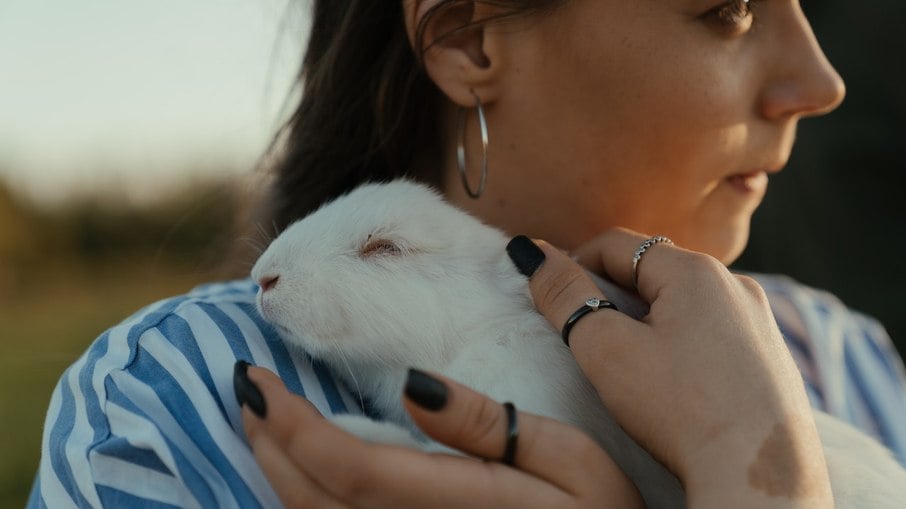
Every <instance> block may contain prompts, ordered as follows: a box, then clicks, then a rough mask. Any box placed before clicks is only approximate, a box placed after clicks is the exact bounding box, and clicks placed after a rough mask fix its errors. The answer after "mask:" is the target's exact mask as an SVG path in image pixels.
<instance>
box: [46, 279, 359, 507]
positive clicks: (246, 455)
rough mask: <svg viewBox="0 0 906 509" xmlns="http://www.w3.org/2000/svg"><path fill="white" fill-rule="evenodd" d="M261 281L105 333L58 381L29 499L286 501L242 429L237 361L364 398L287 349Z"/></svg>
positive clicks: (338, 394) (320, 399)
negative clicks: (258, 294)
mask: <svg viewBox="0 0 906 509" xmlns="http://www.w3.org/2000/svg"><path fill="white" fill-rule="evenodd" d="M255 291H256V287H255V286H254V285H253V284H252V283H250V282H248V281H240V282H233V283H227V284H218V285H209V286H206V287H204V288H201V289H198V290H196V291H194V292H192V293H190V294H189V295H187V296H184V297H179V298H174V299H170V300H167V301H164V302H161V303H158V304H156V305H153V306H149V307H148V308H145V309H143V310H142V311H140V312H139V313H138V314H136V315H135V316H133V317H132V318H130V319H128V320H126V321H125V322H124V323H123V324H121V325H119V326H116V327H114V328H113V329H111V330H110V331H108V332H106V333H105V334H104V335H102V336H101V337H100V338H99V339H98V340H97V341H96V342H95V343H94V344H93V345H92V346H91V347H90V348H89V349H88V351H87V352H86V353H85V354H84V355H83V356H82V357H81V358H80V359H79V360H78V361H77V362H76V363H75V364H74V365H73V366H72V367H70V368H69V370H67V371H66V372H65V373H64V375H63V377H62V378H61V380H60V383H59V384H58V386H57V388H56V390H55V391H54V394H53V396H52V399H51V404H50V408H49V410H48V415H47V419H46V422H45V436H44V440H43V443H42V459H41V466H40V470H39V473H38V480H37V481H36V484H35V489H34V490H33V492H32V498H31V500H30V501H29V507H121V506H126V507H198V508H201V507H226V508H229V507H234V508H247V507H280V502H279V500H278V499H277V497H276V495H275V494H274V492H273V491H272V490H271V488H270V487H269V485H268V483H267V481H266V479H265V478H264V476H263V474H262V472H261V470H260V469H259V468H258V467H257V465H256V463H255V461H254V457H253V456H252V454H251V451H250V450H249V448H248V446H247V444H246V442H245V440H244V438H243V436H242V434H241V433H240V429H241V423H240V413H239V406H238V403H237V402H236V399H235V395H234V393H233V382H232V376H233V365H234V364H235V362H236V361H237V360H238V359H244V360H247V361H249V362H252V363H253V364H256V365H259V366H263V367H266V368H268V369H271V370H272V371H274V372H276V373H278V374H279V375H280V376H281V378H282V379H283V380H284V381H285V382H286V385H287V387H288V388H289V389H290V390H293V391H294V392H296V393H298V394H304V395H305V396H306V397H307V398H308V399H309V400H310V401H311V402H312V403H313V404H314V405H315V406H316V407H317V408H318V409H319V410H320V411H321V412H323V413H325V414H331V413H342V412H347V411H353V412H358V411H360V409H359V407H358V405H357V404H356V403H355V401H356V399H355V398H353V397H352V396H351V395H350V394H349V392H348V391H347V390H346V389H345V388H344V387H343V386H342V385H341V384H339V383H338V382H336V381H335V380H334V379H333V377H332V375H331V374H330V373H329V372H328V370H327V369H326V368H325V367H324V366H322V365H319V364H317V363H312V362H311V361H310V360H309V359H307V358H304V357H303V356H290V354H289V352H288V350H287V349H286V347H285V346H284V344H283V343H282V342H281V341H280V339H279V338H278V336H277V334H276V333H275V331H274V330H273V329H272V328H271V327H269V326H268V325H267V324H266V323H264V322H263V321H262V320H261V318H260V317H259V316H258V314H257V312H256V311H255V307H254V302H255Z"/></svg>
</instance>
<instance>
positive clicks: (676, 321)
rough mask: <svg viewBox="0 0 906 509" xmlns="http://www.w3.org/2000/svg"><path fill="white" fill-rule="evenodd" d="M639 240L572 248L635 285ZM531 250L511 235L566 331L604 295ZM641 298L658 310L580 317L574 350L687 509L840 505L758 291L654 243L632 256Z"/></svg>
mask: <svg viewBox="0 0 906 509" xmlns="http://www.w3.org/2000/svg"><path fill="white" fill-rule="evenodd" d="M645 240H646V237H644V236H641V235H638V234H635V233H633V232H629V231H627V230H613V231H610V232H608V233H605V234H604V235H602V236H600V237H598V238H597V239H595V240H594V241H592V242H591V243H589V244H587V245H585V246H583V247H582V248H580V249H579V250H578V251H577V252H576V253H575V254H576V256H577V259H578V260H579V261H580V262H581V263H582V264H584V265H585V266H586V267H588V268H589V269H590V270H592V271H594V272H597V273H600V274H602V275H605V276H606V277H609V278H610V279H611V280H613V281H615V282H616V283H617V284H620V285H621V286H623V287H626V288H632V285H633V275H632V257H633V253H634V252H635V251H636V249H637V248H638V247H639V246H640V245H641V244H642V243H643V242H644V241H645ZM537 246H538V247H540V251H533V250H536V249H537V248H536V245H535V244H534V243H532V242H531V241H529V240H528V239H526V238H525V237H517V238H516V239H514V240H513V241H512V242H511V243H510V245H509V246H508V247H507V249H508V251H509V252H510V255H511V257H512V258H513V259H514V261H515V262H516V265H517V266H518V267H519V268H520V270H521V271H522V272H523V273H525V274H526V275H529V276H530V278H531V279H530V286H531V290H532V294H533V297H534V300H535V304H536V306H537V307H538V309H539V311H540V312H541V313H542V314H544V316H545V317H547V319H548V320H549V321H550V322H551V323H552V324H554V326H555V327H557V328H558V330H559V328H561V327H563V325H564V323H565V322H566V321H567V318H568V317H569V316H570V315H571V314H572V313H573V312H574V311H576V309H578V308H579V307H580V306H581V305H582V303H583V302H585V300H586V299H587V298H589V297H601V291H600V290H599V289H598V288H597V286H595V285H594V283H592V282H591V280H590V279H589V278H588V277H587V276H586V274H585V273H584V271H583V269H582V268H581V267H580V266H579V265H577V264H576V263H574V262H573V261H572V260H570V259H569V257H567V256H566V255H565V254H563V253H562V252H560V251H559V250H557V249H556V248H553V247H552V246H550V245H548V244H546V243H544V242H538V243H537ZM638 290H639V294H640V295H641V297H642V298H643V299H644V300H645V301H646V302H648V303H649V304H650V306H651V309H650V313H649V314H648V315H647V316H646V317H645V318H644V319H642V320H641V321H639V320H635V319H632V318H630V317H629V316H626V315H624V314H622V313H619V312H616V311H613V310H608V309H602V310H600V311H597V312H593V313H589V314H586V315H585V316H584V317H582V318H581V319H580V320H579V321H578V322H576V323H575V326H574V327H573V328H572V331H571V333H570V335H569V339H570V346H571V348H572V350H573V353H574V355H575V356H576V359H577V360H578V362H579V364H580V366H581V367H582V369H583V371H584V372H585V374H586V375H587V376H588V377H589V379H590V380H591V382H592V383H593V384H594V385H595V387H596V388H597V390H598V393H599V395H600V396H601V399H602V400H603V401H604V403H605V405H606V406H607V407H608V408H609V409H610V410H611V412H612V413H613V414H614V417H615V418H616V420H617V421H618V422H619V423H620V424H621V425H622V426H623V427H624V428H625V429H626V430H627V431H628V432H629V433H630V434H631V435H632V436H633V437H634V438H636V440H638V441H639V443H641V444H642V445H643V446H644V447H646V448H647V449H649V450H650V451H651V452H652V454H653V455H654V456H655V457H657V458H658V459H659V460H661V461H662V462H664V464H665V465H667V466H668V468H670V469H671V470H673V471H674V472H675V473H676V474H677V475H678V476H679V477H680V479H681V480H682V481H683V484H684V486H685V488H686V491H687V495H688V497H689V502H690V506H692V505H696V506H710V505H712V503H713V505H716V506H726V504H727V503H728V501H730V500H733V501H734V503H733V505H734V506H736V507H743V506H745V505H746V504H747V503H749V502H752V504H751V505H760V504H761V503H764V502H771V506H772V507H773V506H777V505H775V503H779V502H783V503H788V505H789V506H791V507H800V506H801V507H809V506H811V504H814V506H815V507H832V506H833V502H832V500H831V495H830V487H829V481H828V478H827V468H826V466H825V464H824V459H823V453H822V449H821V446H820V443H819V441H818V438H817V433H816V430H815V424H814V420H813V417H812V414H811V410H810V407H809V403H808V400H807V397H806V395H805V390H804V387H803V384H802V379H801V375H800V374H799V371H798V369H797V368H796V366H795V364H794V362H793V360H792V358H791V356H790V354H789V351H788V350H787V347H786V345H785V343H784V342H783V338H782V336H781V334H780V332H779V330H778V328H777V325H776V323H775V321H774V319H773V316H772V314H771V311H770V308H769V306H768V303H767V299H766V297H765V295H764V292H763V291H762V289H761V288H760V286H758V284H757V283H755V282H754V281H753V280H752V279H750V278H747V277H744V276H737V275H733V274H731V273H730V272H729V271H728V270H727V269H726V267H724V266H723V265H722V264H721V263H720V262H718V261H717V260H715V259H714V258H711V257H709V256H707V255H703V254H699V253H694V252H690V251H686V250H683V249H680V248H677V247H674V246H671V245H667V244H656V245H654V246H653V247H651V248H650V249H649V250H648V252H646V253H645V254H644V256H643V258H642V259H641V260H640V261H639V262H638ZM603 297H604V298H606V297H607V296H606V295H605V296H603ZM731 496H732V497H733V498H729V497H731ZM740 497H741V498H740ZM780 506H785V505H784V504H780Z"/></svg>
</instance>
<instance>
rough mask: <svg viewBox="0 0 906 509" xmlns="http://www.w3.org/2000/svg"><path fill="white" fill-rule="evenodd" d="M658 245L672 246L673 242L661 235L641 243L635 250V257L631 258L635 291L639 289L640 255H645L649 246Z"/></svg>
mask: <svg viewBox="0 0 906 509" xmlns="http://www.w3.org/2000/svg"><path fill="white" fill-rule="evenodd" d="M658 243H664V244H673V241H672V240H670V239H669V238H667V237H665V236H663V235H657V236H655V237H651V238H650V239H648V240H646V241H645V242H642V245H641V246H639V248H638V249H636V251H635V255H634V256H633V257H632V286H633V288H635V289H636V291H638V289H639V260H641V259H642V255H643V254H645V251H648V249H649V248H651V246H653V245H655V244H658Z"/></svg>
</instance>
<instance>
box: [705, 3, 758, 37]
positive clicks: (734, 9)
mask: <svg viewBox="0 0 906 509" xmlns="http://www.w3.org/2000/svg"><path fill="white" fill-rule="evenodd" d="M752 1H753V0H730V1H729V2H726V3H723V4H721V5H718V6H717V7H715V8H713V9H711V10H710V11H708V12H706V13H705V14H704V18H705V20H706V21H707V22H708V23H710V24H711V25H712V26H713V27H714V28H715V29H716V30H718V31H719V32H720V33H722V34H725V35H737V34H741V33H743V32H746V31H747V30H749V28H751V27H752V21H753V19H754V17H753V13H752V5H751V4H752Z"/></svg>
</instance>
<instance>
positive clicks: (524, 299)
mask: <svg viewBox="0 0 906 509" xmlns="http://www.w3.org/2000/svg"><path fill="white" fill-rule="evenodd" d="M507 241H508V239H507V238H506V237H505V236H504V235H503V233H502V232H500V231H498V230H496V229H494V228H491V227H489V226H486V225H484V224H482V223H481V222H479V221H478V220H477V219H475V218H474V217H472V216H469V215H468V214H466V213H464V212H462V211H460V210H459V209H456V208H455V207H453V206H451V205H449V204H447V203H446V202H444V201H443V200H442V198H441V197H440V196H439V195H438V194H437V193H435V192H434V191H432V190H430V189H428V188H427V187H425V186H422V185H419V184H415V183H412V182H408V181H405V180H398V181H394V182H390V183H385V184H367V185H364V186H361V187H359V188H357V189H355V190H353V191H352V192H350V193H349V194H347V195H346V196H343V197H341V198H339V199H337V200H335V201H333V202H331V203H328V204H326V205H325V206H323V207H321V208H320V209H319V210H317V211H316V212H314V213H313V214H311V215H309V216H308V217H306V218H305V219H303V220H301V221H299V222H296V223H295V224H293V225H291V226H290V227H289V228H287V229H286V231H284V232H283V233H282V234H281V235H280V236H279V237H278V238H277V239H275V240H274V241H273V243H272V244H271V245H270V247H269V248H268V249H267V250H266V252H265V253H264V254H263V255H262V256H261V258H260V259H259V260H258V262H257V263H256V265H255V267H254V268H253V270H252V277H253V278H254V279H255V280H256V281H262V280H265V279H268V278H274V277H277V278H278V279H277V281H276V283H275V284H274V285H273V287H272V288H270V289H269V290H267V291H259V294H258V308H259V311H260V312H261V314H262V316H264V318H265V319H266V320H268V321H269V322H271V323H272V324H273V325H274V326H275V327H276V328H277V330H278V331H279V332H280V334H281V336H282V337H283V338H284V340H285V341H286V342H288V343H289V344H290V345H294V346H296V347H299V348H300V349H301V350H303V351H304V352H305V353H307V354H309V355H311V356H312V357H315V358H318V359H320V360H322V361H324V362H326V363H327V364H328V365H330V366H332V367H333V369H334V371H335V373H336V374H337V375H338V376H341V377H343V378H345V380H346V382H347V383H348V384H349V385H350V387H353V388H354V389H357V390H358V391H360V393H361V394H362V395H363V396H364V397H365V398H366V399H367V400H368V401H369V403H370V404H371V405H372V406H373V408H375V409H377V410H378V412H379V413H380V414H381V415H382V417H383V418H384V419H386V420H387V421H390V422H392V423H395V425H388V424H386V423H382V424H376V423H373V422H372V421H369V420H366V419H364V418H354V417H352V418H349V417H347V418H340V419H337V422H338V423H339V424H341V425H343V426H344V427H345V428H346V429H348V430H350V431H352V432H354V433H355V434H357V435H359V436H360V437H361V438H365V439H369V440H373V441H381V442H389V443H398V444H410V445H411V444H415V443H419V442H416V441H415V440H414V439H412V438H410V437H412V436H413V435H411V434H410V432H409V431H401V429H400V428H399V427H397V425H398V426H402V427H404V428H405V429H406V430H410V431H411V432H412V433H415V434H417V433H418V432H417V431H416V430H415V428H414V426H413V425H412V423H411V421H410V420H409V418H408V416H407V414H406V413H405V411H404V409H403V407H402V404H401V393H402V389H403V384H404V377H405V373H406V370H407V368H408V367H418V368H421V369H426V370H430V371H436V372H439V373H443V374H445V375H447V376H449V377H451V378H453V379H456V380H458V381H460V382H462V383H465V384H466V385H469V386H471V387H473V388H474V389H476V390H478V391H480V392H483V393H485V394H487V395H489V396H490V397H492V398H494V399H496V400H498V401H513V402H514V403H515V404H516V406H517V408H519V409H520V410H523V411H527V412H532V413H536V414H540V415H546V416H549V417H553V418H556V419H558V420H561V421H565V422H568V423H570V424H573V425H575V426H577V427H579V428H580V429H582V430H584V431H585V432H587V433H589V434H590V435H591V436H593V437H595V438H596V439H597V440H598V441H599V442H600V443H601V444H602V446H603V447H604V448H605V450H607V451H608V453H609V454H610V455H611V457H613V459H614V461H616V462H617V464H619V465H620V466H621V468H623V470H624V471H625V472H626V473H627V475H628V476H629V477H630V479H632V480H633V482H635V483H636V485H637V486H638V487H639V490H640V492H641V493H642V495H643V497H644V498H645V501H646V504H647V505H648V507H651V508H675V507H682V506H684V504H685V501H684V495H683V493H682V490H681V487H680V485H679V482H678V481H677V480H676V478H675V477H673V476H672V475H671V474H670V473H669V472H668V471H667V470H666V469H664V468H663V467H662V466H661V465H660V464H659V463H657V462H656V461H654V460H653V459H652V458H651V457H650V455H648V454H647V452H645V451H644V450H643V449H641V448H640V447H639V446H638V445H636V444H635V442H633V441H632V440H631V439H630V438H629V437H628V436H627V435H626V434H625V433H624V432H623V431H622V429H621V428H620V427H619V426H618V425H616V424H615V422H614V421H613V419H612V418H611V417H610V415H609V414H608V413H607V411H606V410H605V409H604V407H603V406H602V405H601V403H600V400H599V399H598V397H597V395H596V393H595V391H594V389H593V388H592V387H591V385H590V384H589V383H588V382H587V381H586V379H585V378H584V376H583V375H582V374H581V372H580V370H579V368H578V366H577V365H576V363H575V361H574V359H573V357H572V355H571V354H570V352H569V349H568V348H567V347H566V346H565V345H563V343H562V342H561V341H560V337H559V333H558V332H557V331H556V330H555V329H554V328H553V327H551V325H550V324H549V323H548V322H547V321H546V320H545V319H544V318H543V317H542V316H541V315H539V314H538V313H537V312H536V311H535V308H534V305H533V304H532V300H531V297H530V294H529V290H528V282H527V279H526V278H525V277H524V276H522V275H521V274H519V273H518V272H517V271H516V269H515V267H514V265H513V263H512V262H511V260H510V259H509V257H508V256H507V254H506V251H505V246H506V243H507ZM599 283H604V282H603V281H600V280H599ZM604 290H605V294H606V295H607V296H608V298H609V299H610V300H612V301H614V302H616V303H617V304H618V306H620V309H621V310H624V311H626V310H629V311H630V313H629V314H634V315H636V316H637V317H638V316H639V315H641V314H644V313H645V307H644V306H643V305H640V304H639V302H638V301H633V300H632V298H630V297H628V296H627V294H626V293H625V292H622V291H621V290H619V289H618V288H617V287H615V286H613V285H612V284H608V285H606V288H605V289H604ZM816 422H817V424H818V426H819V432H820V434H821V437H822V441H823V443H824V444H825V450H826V457H827V460H828V463H829V469H830V473H831V476H832V485H833V486H834V494H835V498H836V502H837V507H838V508H856V507H859V508H861V507H865V508H883V509H887V508H890V509H894V508H901V507H903V501H906V471H904V469H902V468H901V467H900V466H899V464H898V463H896V462H895V461H894V460H893V458H892V457H891V455H890V454H889V453H888V452H887V450H886V449H884V448H883V447H882V446H880V445H879V444H877V443H876V442H874V441H873V440H871V439H869V438H868V437H866V436H864V435H862V434H861V433H860V432H858V431H856V430H855V429H854V428H851V427H850V426H848V425H846V424H843V423H842V422H840V421H837V420H836V419H833V418H831V417H829V416H825V415H820V416H818V417H816ZM421 443H422V444H423V447H425V448H431V447H432V446H430V445H425V443H424V442H421Z"/></svg>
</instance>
